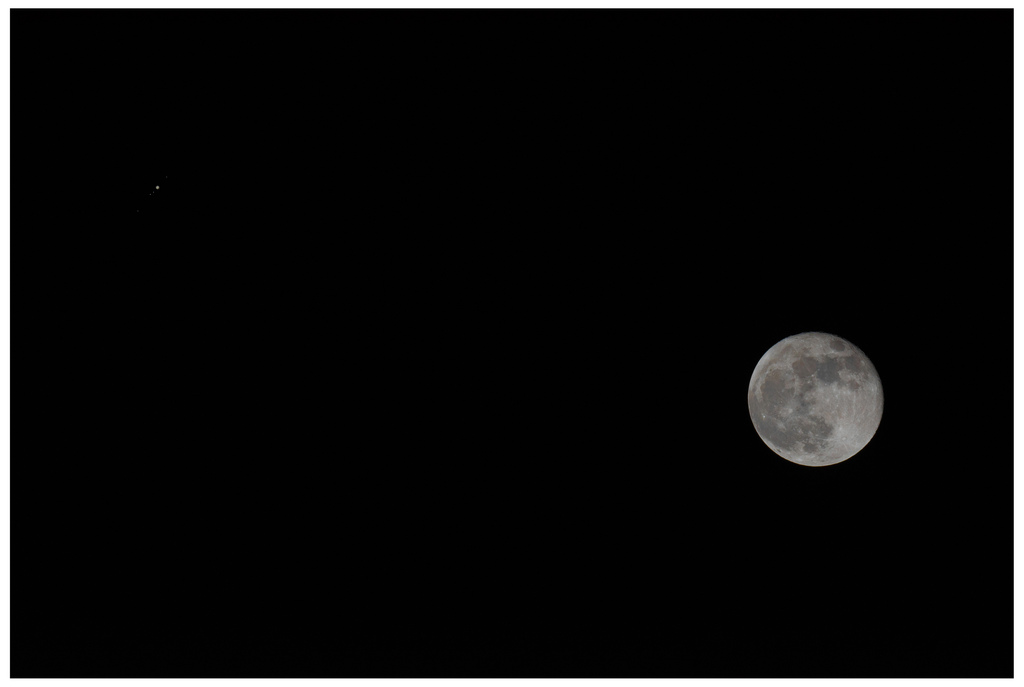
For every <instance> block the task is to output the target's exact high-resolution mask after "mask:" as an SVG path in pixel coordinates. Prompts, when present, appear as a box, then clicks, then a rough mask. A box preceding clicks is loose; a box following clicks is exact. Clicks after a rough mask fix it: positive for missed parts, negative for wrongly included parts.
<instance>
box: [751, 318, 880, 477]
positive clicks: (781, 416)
mask: <svg viewBox="0 0 1024 687" xmlns="http://www.w3.org/2000/svg"><path fill="white" fill-rule="evenodd" d="M882 401H883V398H882V382H881V380H880V379H879V378H878V371H877V370H875V366H874V365H872V364H871V361H870V360H868V357H867V356H866V355H864V352H863V351H862V350H860V349H859V348H857V347H856V346H854V345H853V344H852V343H850V342H849V341H847V340H846V339H843V338H841V337H838V336H834V335H832V334H825V333H822V332H805V333H803V334H797V335H795V336H790V337H788V338H785V339H783V340H782V341H780V342H778V343H777V344H775V345H774V346H772V347H771V348H769V349H768V352H767V353H765V354H764V355H763V356H761V360H760V361H758V363H757V366H756V367H755V368H754V374H752V375H751V377H750V385H749V386H748V387H747V408H748V409H749V410H750V419H751V421H752V422H753V423H754V429H755V430H757V434H758V436H760V437H761V440H762V441H764V443H765V444H766V445H767V446H768V448H770V449H772V450H773V451H775V452H776V453H778V454H779V455H780V456H782V457H783V458H785V459H786V460H789V461H792V462H794V463H799V464H800V465H811V466H822V465H835V464H836V463H841V462H843V461H844V460H846V459H848V458H850V457H851V456H853V455H855V454H856V453H857V452H858V451H860V450H861V449H862V448H864V447H865V446H867V444H868V442H869V441H871V438H872V437H873V436H874V435H875V431H876V430H877V429H878V425H879V423H880V422H881V421H882Z"/></svg>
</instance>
